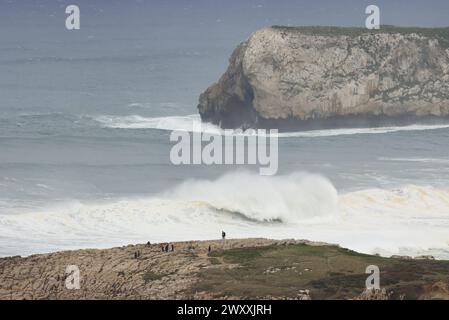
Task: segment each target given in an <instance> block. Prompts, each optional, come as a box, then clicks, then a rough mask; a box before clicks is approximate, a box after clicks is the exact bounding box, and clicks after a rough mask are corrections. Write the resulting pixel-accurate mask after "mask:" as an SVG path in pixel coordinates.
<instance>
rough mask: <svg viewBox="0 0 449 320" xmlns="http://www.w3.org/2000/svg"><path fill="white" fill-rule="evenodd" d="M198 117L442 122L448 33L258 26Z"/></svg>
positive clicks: (299, 123) (230, 121)
mask: <svg viewBox="0 0 449 320" xmlns="http://www.w3.org/2000/svg"><path fill="white" fill-rule="evenodd" d="M198 110H199V113H200V115H201V117H202V119H203V121H207V122H212V123H215V124H217V125H220V126H221V127H223V128H243V129H245V128H249V127H253V128H277V129H280V130H291V129H293V130H301V129H303V130H308V129H315V128H320V129H321V128H336V127H374V126H384V125H406V124H410V123H417V122H418V123H419V122H422V123H429V122H430V123H435V122H445V123H447V122H448V115H449V28H435V29H426V28H400V27H393V26H381V28H380V30H367V29H362V28H339V27H283V26H273V27H268V28H264V29H261V30H258V31H256V32H255V33H253V34H252V35H251V36H250V38H249V39H248V40H247V41H245V42H243V43H241V44H240V45H239V46H238V47H237V49H235V51H234V53H233V54H232V57H231V59H230V61H229V67H228V70H227V71H226V72H225V73H224V75H223V76H222V77H221V79H220V80H219V81H218V82H217V83H216V84H213V85H212V86H210V87H209V88H208V89H207V90H206V91H205V92H204V93H203V94H201V96H200V99H199V105H198Z"/></svg>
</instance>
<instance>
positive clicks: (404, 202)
mask: <svg viewBox="0 0 449 320" xmlns="http://www.w3.org/2000/svg"><path fill="white" fill-rule="evenodd" d="M221 230H226V231H227V233H228V234H229V236H230V237H267V238H278V239H279V238H306V239H311V240H317V241H327V242H333V243H339V244H341V245H342V246H344V247H349V248H351V249H354V250H358V251H361V252H366V253H374V252H378V253H381V254H384V255H389V254H401V253H407V254H412V255H418V254H425V253H426V254H428V253H432V254H434V255H436V256H437V257H439V258H449V250H448V249H449V247H448V242H449V189H437V188H433V187H429V186H416V185H409V186H404V187H401V188H396V189H389V190H383V189H369V190H361V191H357V192H351V193H346V194H341V195H340V196H337V193H336V191H335V188H334V187H333V186H332V184H331V183H330V182H329V181H328V180H327V179H325V178H323V177H320V176H317V175H312V174H306V173H295V174H291V175H287V176H278V177H261V176H259V175H257V174H255V173H254V174H253V173H248V172H235V173H230V174H227V175H224V176H223V177H221V178H218V179H217V180H215V181H207V180H191V181H188V182H185V183H184V184H182V185H180V186H178V187H176V188H174V189H172V190H171V191H170V192H166V193H164V194H161V195H158V196H155V197H149V198H146V199H127V200H117V201H111V202H108V203H97V204H82V203H71V204H65V205H64V206H59V207H55V208H49V209H47V210H44V211H40V212H30V213H23V214H11V215H1V216H0V234H1V237H0V248H1V249H0V255H11V254H28V253H35V252H45V251H52V250H61V249H71V248H81V247H108V246H115V245H123V244H127V243H133V242H146V241H148V240H150V241H175V240H192V239H213V238H216V237H217V235H219V234H220V232H221Z"/></svg>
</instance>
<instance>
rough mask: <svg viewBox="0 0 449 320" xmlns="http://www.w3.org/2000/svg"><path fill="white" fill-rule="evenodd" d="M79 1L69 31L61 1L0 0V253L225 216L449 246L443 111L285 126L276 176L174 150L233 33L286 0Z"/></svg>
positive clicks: (372, 239)
mask: <svg viewBox="0 0 449 320" xmlns="http://www.w3.org/2000/svg"><path fill="white" fill-rule="evenodd" d="M80 2H81V5H80V7H81V17H82V18H81V30H79V31H67V30H66V29H65V27H64V20H65V13H64V8H65V6H66V5H67V4H68V3H66V2H65V1H60V2H57V1H30V2H29V3H28V4H23V3H22V4H15V3H14V2H8V1H1V10H0V256H9V255H28V254H33V253H41V252H50V251H56V250H65V249H75V248H106V247H111V246H119V245H125V244H129V243H136V242H147V241H151V242H158V241H175V240H193V239H214V238H218V237H220V235H221V230H225V231H226V232H227V234H228V235H229V237H231V238H237V237H267V238H297V239H310V240H317V241H327V242H332V243H338V244H340V245H342V246H344V247H348V248H350V249H353V250H357V251H361V252H366V253H380V254H382V255H391V254H410V255H420V254H432V255H434V256H436V257H438V258H449V247H448V245H449V148H448V141H449V124H448V125H447V126H444V125H438V126H436V125H435V126H432V125H419V124H417V125H413V126H408V127H388V128H362V129H336V130H316V131H308V132H291V133H286V134H283V135H282V136H281V137H280V138H279V171H278V174H277V175H276V176H274V177H263V176H260V175H259V174H258V168H257V167H254V166H232V165H216V166H205V165H185V166H174V165H173V164H171V162H170V158H169V154H170V149H171V147H172V145H173V144H172V143H170V140H169V136H170V133H171V131H172V130H179V129H181V130H189V128H191V126H192V123H193V122H198V121H200V120H199V116H198V114H197V110H196V105H197V101H198V96H199V94H200V93H201V92H203V91H204V90H205V89H206V88H207V87H208V86H209V85H210V84H212V83H213V82H215V81H217V80H218V78H219V77H220V76H221V74H222V73H223V72H224V71H225V69H226V67H227V61H228V58H229V56H230V54H231V53H232V50H233V49H234V47H235V46H236V45H237V44H238V43H239V42H240V41H242V40H244V39H245V38H246V37H248V36H249V34H250V32H252V31H254V30H256V29H257V28H259V27H261V26H265V25H270V24H276V23H279V24H281V23H289V22H288V21H287V18H286V17H287V13H286V12H287V11H288V10H287V9H285V10H284V11H285V12H284V13H282V12H281V13H276V14H273V15H272V16H270V18H267V12H271V11H272V10H271V9H272V8H270V4H265V2H264V1H259V2H258V1H252V2H251V1H248V2H247V3H245V5H244V8H243V9H242V8H240V9H239V10H237V9H236V8H235V6H234V7H232V6H230V7H226V6H225V4H223V5H220V4H218V3H214V4H211V3H210V1H197V2H195V1H194V2H192V3H191V4H188V3H187V2H186V3H184V2H177V4H176V6H175V5H173V3H171V4H170V2H169V1H168V2H167V1H164V2H163V1H160V2H157V1H156V2H157V5H155V3H153V5H151V2H150V3H149V2H139V1H137V2H133V5H130V6H123V5H122V4H121V3H122V2H120V1H96V2H92V1H91V2H89V1H80ZM174 2H176V1H174ZM93 3H95V4H93ZM264 4H265V7H263V5H264ZM259 5H262V7H259ZM257 8H261V12H260V13H258V11H257V10H258V9H257ZM245 10H246V11H245ZM211 12H213V14H210V13H211ZM245 12H256V13H255V14H253V15H251V16H250V17H249V16H247V15H246V14H245ZM232 19H234V20H232ZM230 20H231V21H230ZM290 22H291V23H294V22H296V21H290Z"/></svg>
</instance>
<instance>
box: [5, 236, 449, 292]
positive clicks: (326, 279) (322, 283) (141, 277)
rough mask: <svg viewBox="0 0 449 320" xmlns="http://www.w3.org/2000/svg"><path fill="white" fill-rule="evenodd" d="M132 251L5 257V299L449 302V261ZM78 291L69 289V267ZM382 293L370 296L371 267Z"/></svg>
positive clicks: (287, 243) (293, 248)
mask: <svg viewBox="0 0 449 320" xmlns="http://www.w3.org/2000/svg"><path fill="white" fill-rule="evenodd" d="M162 246H165V245H162V244H141V245H128V246H123V247H118V248H112V249H104V250H99V249H88V250H75V251H65V252H57V253H50V254H39V255H32V256H28V257H8V258H1V259H0V299H2V300H4V299H20V300H22V299H296V300H309V299H382V300H384V299H449V261H437V260H432V257H419V259H416V258H415V259H414V258H411V257H399V256H398V257H392V258H384V257H379V256H376V255H365V254H359V253H357V252H354V251H351V250H348V249H344V248H341V247H339V246H337V245H332V244H326V243H318V242H311V241H306V240H269V239H241V240H238V239H236V240H226V242H225V243H223V242H222V241H221V240H216V241H188V242H178V243H174V244H173V249H174V250H173V251H171V246H169V248H170V249H169V251H168V252H163V251H162V250H161V247H162ZM73 265H76V266H77V267H78V269H79V275H80V282H79V284H80V286H79V289H73V288H70V287H67V285H66V280H67V279H68V277H69V276H70V274H68V273H67V266H73ZM369 265H377V266H378V267H379V269H380V285H381V290H377V291H373V290H369V291H366V290H365V281H366V278H367V277H368V274H366V273H365V271H366V267H367V266H369Z"/></svg>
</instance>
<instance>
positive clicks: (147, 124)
mask: <svg viewBox="0 0 449 320" xmlns="http://www.w3.org/2000/svg"><path fill="white" fill-rule="evenodd" d="M95 120H96V121H98V122H99V123H101V125H103V126H104V127H107V128H114V129H159V130H177V131H189V132H191V131H197V128H198V129H200V130H201V131H202V132H206V133H211V134H224V130H222V129H220V128H219V127H217V126H215V125H213V124H211V123H204V122H201V118H200V116H199V115H197V114H192V115H187V116H171V117H142V116H139V115H131V116H106V115H105V116H98V117H95ZM444 128H449V124H441V125H419V124H414V125H409V126H393V127H379V128H350V129H326V130H310V131H299V132H283V133H279V134H278V136H279V137H282V138H288V137H307V138H313V137H330V136H341V135H354V134H381V133H390V132H400V131H424V130H437V129H444Z"/></svg>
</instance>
